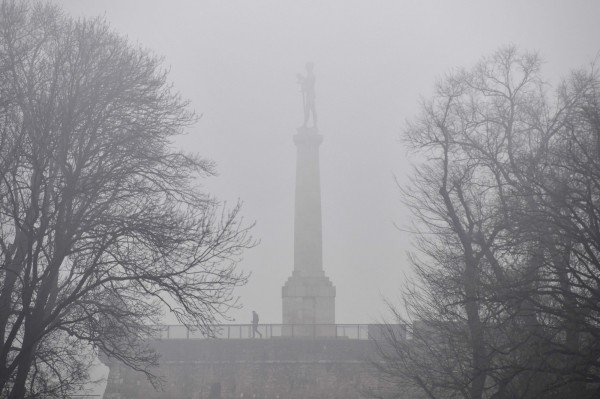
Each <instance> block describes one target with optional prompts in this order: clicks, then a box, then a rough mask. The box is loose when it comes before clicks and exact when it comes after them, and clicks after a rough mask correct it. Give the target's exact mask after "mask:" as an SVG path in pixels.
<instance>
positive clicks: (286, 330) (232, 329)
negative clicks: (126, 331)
mask: <svg viewBox="0 0 600 399" xmlns="http://www.w3.org/2000/svg"><path fill="white" fill-rule="evenodd" d="M385 328H386V327H385V326H384V325H381V324H259V325H258V326H257V328H256V331H254V329H253V326H252V324H222V325H217V326H213V328H212V329H213V335H212V336H209V335H208V334H205V333H203V332H202V331H200V330H198V329H188V328H187V327H186V326H183V325H165V326H158V327H157V338H159V339H208V338H220V339H250V338H256V339H259V338H282V337H319V338H321V337H330V338H340V339H357V340H367V339H369V338H377V337H380V336H381V335H382V331H383V330H384V329H385ZM394 328H395V329H396V330H397V331H398V332H400V333H404V332H405V331H406V328H405V327H404V326H400V325H398V326H395V327H394Z"/></svg>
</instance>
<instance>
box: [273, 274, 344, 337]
mask: <svg viewBox="0 0 600 399" xmlns="http://www.w3.org/2000/svg"><path fill="white" fill-rule="evenodd" d="M281 293H282V299H283V324H287V325H294V327H293V331H292V328H291V327H290V328H289V330H290V331H289V333H287V332H286V334H285V335H288V336H290V335H292V333H293V335H294V336H320V337H325V336H335V326H334V324H335V287H334V286H333V284H332V283H331V281H330V280H329V278H327V277H326V276H325V274H324V273H323V274H322V275H317V276H314V275H302V274H300V273H296V272H294V274H293V275H292V277H290V278H289V279H288V280H287V281H286V283H285V285H284V286H283V288H282V290H281ZM303 325H304V326H303ZM315 325H316V326H317V327H315ZM329 326H330V327H331V328H328V327H329Z"/></svg>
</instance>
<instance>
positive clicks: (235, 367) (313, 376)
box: [103, 338, 378, 399]
mask: <svg viewBox="0 0 600 399" xmlns="http://www.w3.org/2000/svg"><path fill="white" fill-rule="evenodd" d="M155 346H156V349H157V351H158V352H159V353H160V354H161V367H160V368H159V369H158V370H156V373H157V374H158V375H161V376H163V377H164V378H165V380H164V381H165V382H164V385H163V391H162V392H160V391H159V392H157V391H155V390H154V389H153V388H152V386H151V385H150V384H149V383H148V382H147V381H146V380H145V377H144V376H143V375H142V374H140V373H137V372H135V371H133V370H130V369H128V368H125V367H124V366H123V365H120V364H118V363H111V362H110V361H109V360H107V359H104V360H103V361H104V362H105V363H106V364H107V365H108V366H109V367H110V374H109V377H108V385H107V388H106V391H105V395H104V398H106V399H137V398H144V399H146V398H148V399H151V398H156V399H158V398H161V399H167V398H169V399H205V398H211V399H212V397H219V396H217V395H218V394H219V393H220V398H223V399H225V398H273V399H278V398H281V399H284V398H285V399H313V398H314V399H338V398H339V399H342V398H343V399H359V398H365V397H367V396H365V395H364V394H362V393H361V392H362V390H363V388H364V387H365V386H373V385H377V384H378V381H377V378H376V377H374V375H373V374H372V372H371V368H370V367H369V360H370V358H372V357H373V356H374V354H375V346H374V344H373V343H372V342H371V341H367V340H350V339H339V338H338V339H336V338H320V339H308V338H307V339H302V338H273V339H240V340H218V339H210V340H176V339H172V340H158V341H156V342H155ZM211 396H212V397H211Z"/></svg>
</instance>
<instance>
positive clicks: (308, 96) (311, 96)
mask: <svg viewBox="0 0 600 399" xmlns="http://www.w3.org/2000/svg"><path fill="white" fill-rule="evenodd" d="M313 67H314V66H313V63H312V62H307V63H306V76H303V75H302V74H300V73H299V74H298V75H296V76H297V78H298V83H299V84H300V90H301V91H302V105H303V107H304V124H303V125H302V127H307V125H308V120H309V119H310V115H311V114H312V123H313V127H314V128H316V127H317V108H316V107H315V97H316V96H315V75H314V74H313Z"/></svg>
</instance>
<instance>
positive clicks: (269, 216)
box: [55, 0, 600, 323]
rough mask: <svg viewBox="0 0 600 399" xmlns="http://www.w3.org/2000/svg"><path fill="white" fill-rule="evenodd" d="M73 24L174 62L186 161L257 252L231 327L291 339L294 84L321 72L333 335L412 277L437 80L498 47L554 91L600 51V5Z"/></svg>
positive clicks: (187, 4)
mask: <svg viewBox="0 0 600 399" xmlns="http://www.w3.org/2000/svg"><path fill="white" fill-rule="evenodd" d="M55 2H56V3H58V4H61V5H62V6H63V7H64V9H65V11H66V12H67V13H69V14H71V15H74V16H97V15H103V16H104V17H105V18H106V19H107V20H108V21H109V23H110V24H111V26H112V27H113V28H114V30H115V31H117V32H119V33H121V34H123V35H126V36H127V37H128V38H129V40H131V41H132V42H134V43H139V45H140V46H142V47H144V48H148V49H151V50H152V51H153V52H155V53H156V54H158V55H161V56H163V57H164V59H165V66H166V67H168V68H169V69H170V79H171V81H172V82H173V85H174V87H175V89H176V90H177V91H179V92H180V93H181V95H182V96H183V97H184V98H188V99H189V100H190V101H191V106H192V107H193V108H194V109H195V110H196V112H197V113H198V115H202V117H201V118H200V120H199V122H198V123H197V124H196V125H195V126H193V127H192V128H190V129H189V130H188V132H187V135H186V136H183V137H181V138H180V139H179V140H178V141H177V142H176V143H175V145H177V146H180V147H182V148H184V149H185V150H187V151H191V152H196V153H199V154H200V155H202V156H203V157H206V158H209V159H212V160H213V161H215V163H216V165H217V170H218V172H219V175H218V176H217V177H213V178H210V179H208V180H205V181H203V182H202V184H203V186H204V188H205V190H206V191H207V192H209V193H211V194H213V195H214V196H215V197H217V198H219V199H220V200H222V201H227V202H228V203H229V204H231V205H233V204H234V203H235V202H236V201H237V200H238V199H240V200H241V201H243V203H244V208H243V214H244V215H245V220H246V222H247V223H252V222H254V221H255V222H256V227H255V229H254V235H255V236H256V237H257V238H259V239H260V240H261V242H260V245H259V246H257V247H256V248H254V249H253V250H251V251H248V252H247V253H246V254H245V256H244V259H243V261H242V262H241V263H240V268H241V269H242V270H245V271H248V272H251V273H252V276H251V278H250V280H249V283H248V284H247V285H246V286H245V287H243V288H242V289H240V290H239V291H238V292H237V294H238V295H239V297H240V300H241V304H242V305H243V308H242V309H238V310H235V311H233V312H232V313H231V317H232V318H234V319H235V321H236V322H238V323H249V322H250V319H251V311H252V310H253V309H254V310H256V311H257V312H258V313H259V314H260V322H261V323H281V287H282V285H283V284H284V282H285V281H286V279H287V278H288V277H289V276H290V274H291V271H292V268H293V218H294V176H295V154H296V153H295V151H296V149H295V146H294V144H293V141H292V136H293V135H294V134H295V133H296V129H297V128H298V127H299V126H300V125H301V124H302V120H303V114H302V98H301V93H300V91H299V87H298V85H297V84H296V74H297V73H299V72H303V71H304V65H305V63H306V62H307V61H312V62H313V63H314V65H315V75H316V79H317V81H316V95H317V98H316V106H317V110H318V114H319V132H320V134H322V135H323V136H324V142H323V144H322V145H321V152H320V157H321V158H320V160H321V192H322V212H323V265H324V269H325V272H326V274H327V275H328V276H329V277H330V279H331V280H332V282H333V284H334V285H335V286H336V288H337V299H336V322H337V323H369V322H374V321H377V320H379V319H380V318H381V317H384V316H385V315H386V314H387V312H386V305H385V303H384V300H383V299H384V298H388V299H390V300H391V301H392V302H396V303H398V301H399V289H400V288H401V286H402V284H403V283H404V281H405V276H406V274H407V273H409V264H408V260H407V257H406V251H407V250H409V249H410V236H409V234H407V233H405V232H403V231H401V230H399V229H398V228H396V227H395V225H399V226H406V224H407V223H408V214H407V211H406V210H405V209H404V207H403V205H402V203H401V202H400V200H399V197H400V194H399V190H398V188H397V186H396V183H395V179H394V176H396V177H397V179H398V180H399V181H400V182H401V183H402V182H406V179H407V174H408V173H409V171H410V161H409V160H408V159H407V151H406V149H405V148H404V147H403V144H402V142H401V141H400V138H401V134H402V129H403V126H404V125H405V121H406V120H407V119H411V118H413V117H414V116H416V114H417V113H418V110H419V103H420V99H421V98H427V97H429V96H430V95H431V93H432V89H433V86H434V83H435V81H436V79H437V78H440V77H442V76H443V75H444V74H445V73H446V72H448V71H450V70H451V69H452V68H456V67H460V66H470V65H472V64H473V63H475V62H476V61H477V60H478V59H479V58H480V57H481V56H484V55H486V54H489V53H491V52H493V51H494V50H496V49H497V48H498V47H500V46H503V45H507V44H515V45H517V46H518V47H519V48H520V49H526V50H532V51H539V53H540V54H541V56H542V58H543V59H544V60H545V65H544V68H543V71H544V72H543V73H544V75H545V76H547V77H548V79H549V80H551V81H552V82H557V81H558V80H559V79H560V78H561V77H564V76H566V75H567V74H568V73H569V70H570V69H572V68H578V67H580V66H583V65H585V64H588V63H589V62H591V61H592V60H593V59H594V57H595V56H596V55H597V54H598V51H599V50H600V41H599V40H598V38H600V25H599V24H598V16H600V2H594V1H570V2H566V1H541V0H539V1H528V2H519V1H487V2H472V1H452V2H450V1H443V0H439V1H423V2H416V1H414V2H409V1H369V2H367V1H346V0H344V1H281V0H272V1H247V0H246V1H164V0H163V1H159V0H151V1H150V0H144V1H134V0H105V1H97V0H55Z"/></svg>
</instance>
